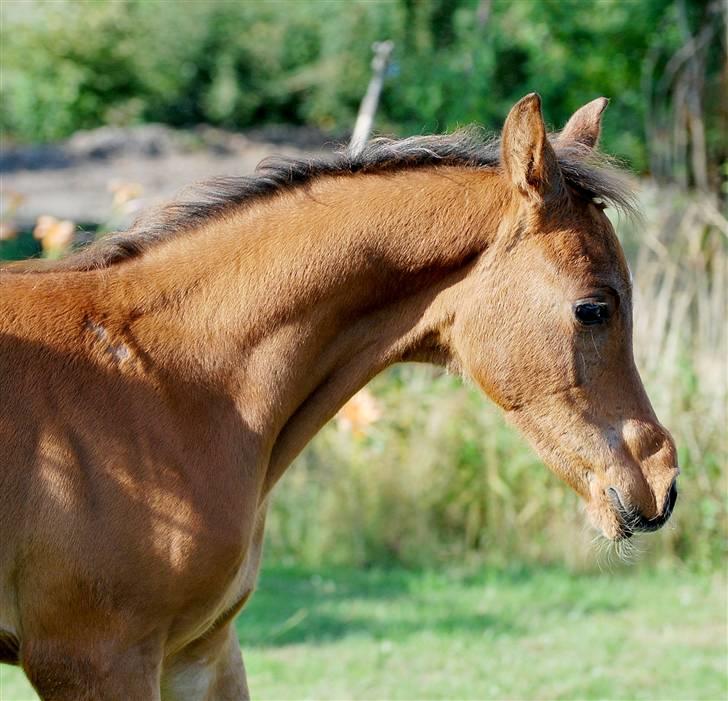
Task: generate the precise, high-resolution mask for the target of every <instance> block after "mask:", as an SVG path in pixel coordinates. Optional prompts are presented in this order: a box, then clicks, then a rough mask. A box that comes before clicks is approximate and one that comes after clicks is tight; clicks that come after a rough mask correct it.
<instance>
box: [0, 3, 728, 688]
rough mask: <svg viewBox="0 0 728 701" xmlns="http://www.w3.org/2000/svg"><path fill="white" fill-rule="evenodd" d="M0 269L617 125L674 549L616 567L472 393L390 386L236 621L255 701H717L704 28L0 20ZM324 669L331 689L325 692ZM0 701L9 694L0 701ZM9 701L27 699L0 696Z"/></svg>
mask: <svg viewBox="0 0 728 701" xmlns="http://www.w3.org/2000/svg"><path fill="white" fill-rule="evenodd" d="M0 12H1V13H2V30H1V31H2V36H1V55H0V61H1V65H0V68H1V78H2V80H1V82H0V100H1V103H2V108H1V111H0V133H1V136H2V150H1V153H0V176H1V177H2V183H1V188H0V205H1V209H0V259H17V258H22V257H27V256H37V255H43V256H50V257H57V256H61V255H65V254H66V253H67V252H68V251H69V250H71V249H72V248H73V247H75V246H81V245H85V244H87V243H88V242H90V241H92V240H93V239H95V238H98V237H100V236H103V235H104V234H105V233H106V232H108V231H111V230H115V229H119V228H124V227H125V226H127V225H128V224H129V223H130V221H131V220H132V219H133V217H134V216H135V215H136V214H137V213H138V211H139V210H140V209H143V208H145V207H147V206H150V205H152V204H155V203H158V202H160V201H163V200H165V199H168V198H169V197H171V196H172V195H174V193H175V192H176V191H177V190H179V189H180V188H181V187H183V186H184V185H187V184H189V183H191V182H194V181H196V180H200V179H203V178H206V177H209V176H212V175H217V174H228V175H230V174H241V175H242V174H250V173H252V171H253V169H254V167H255V165H256V163H257V162H258V161H259V160H260V159H261V158H263V157H265V156H267V155H271V154H273V153H284V154H287V155H294V156H301V157H306V156H308V155H311V154H316V155H321V154H326V153H330V152H331V151H332V150H333V149H334V148H335V147H336V146H337V145H338V144H342V143H343V144H345V143H346V142H347V141H348V139H349V138H350V136H351V132H352V129H353V127H354V123H355V120H356V116H357V111H358V110H359V107H360V104H361V101H362V98H363V96H364V94H365V93H366V91H367V86H368V85H369V83H370V80H371V78H372V65H371V64H372V57H373V53H372V45H373V43H374V42H380V41H383V40H390V41H392V42H393V44H394V48H393V51H392V54H391V56H390V60H389V63H388V65H387V68H386V70H385V71H384V74H383V85H382V87H381V99H380V101H379V107H378V110H377V112H376V116H375V120H374V127H375V131H376V132H377V133H380V134H388V135H395V136H408V135H412V134H420V133H430V132H437V131H447V130H451V129H454V128H457V127H458V126H461V125H465V124H469V123H473V122H475V123H478V124H481V125H482V126H483V127H484V128H485V129H486V130H488V131H493V132H497V131H498V130H499V129H500V127H501V125H502V123H503V120H504V118H505V116H506V114H507V112H508V110H509V108H510V107H511V106H512V104H513V103H514V102H515V101H516V100H518V99H519V98H520V97H522V96H523V95H525V94H526V93H528V92H531V91H537V92H539V93H540V94H541V96H542V98H543V110H544V114H545V117H546V120H547V122H548V123H549V124H550V125H551V127H552V128H554V129H558V128H560V127H561V126H563V124H564V123H565V121H566V119H567V118H568V117H569V116H570V114H571V113H572V112H573V111H574V110H576V109H577V108H578V107H580V106H581V105H582V104H584V103H586V102H588V101H589V100H592V99H594V98H595V97H598V96H600V95H605V96H608V97H609V98H610V99H611V102H610V106H609V109H608V111H607V112H606V114H605V118H604V130H603V137H602V150H604V151H606V152H607V153H610V154H613V155H615V156H617V157H618V158H619V159H620V160H622V161H623V162H624V164H625V166H626V167H628V168H630V169H631V171H632V172H633V173H634V179H635V187H636V188H637V190H638V192H639V198H640V201H641V209H642V212H643V220H642V221H630V220H626V219H620V218H617V217H615V220H614V223H615V226H616V227H617V229H618V232H619V235H620V237H621V239H622V242H623V245H624V247H625V249H626V251H627V255H628V258H629V260H630V265H631V268H632V272H633V276H634V286H635V354H636V358H637V363H638V366H639V368H640V370H641V372H642V376H643V379H644V381H645V385H646V387H647V391H648V393H649V395H650V397H651V399H652V401H653V404H654V406H655V409H656V412H657V414H658V416H659V417H660V419H661V421H662V422H663V423H664V424H665V425H666V426H667V427H668V428H669V429H670V430H671V431H672V433H673V435H674V437H675V439H676V442H677V445H678V449H679V457H680V464H681V468H682V477H681V480H680V499H679V502H678V505H677V509H676V513H675V515H674V516H673V518H672V520H671V521H670V524H669V525H668V527H666V528H665V529H663V530H662V531H660V532H659V533H656V534H651V535H649V536H647V537H644V538H643V539H641V540H640V541H639V542H638V549H639V550H641V551H642V552H641V553H640V554H638V555H637V556H636V558H635V562H634V563H632V564H630V565H625V564H624V563H622V562H620V561H619V560H618V559H617V558H615V557H614V556H613V555H612V553H611V552H610V551H609V550H608V549H604V548H603V546H602V545H601V544H600V543H599V542H598V541H597V542H593V534H592V533H591V532H590V531H589V530H588V529H587V528H586V526H585V525H584V519H583V516H582V514H581V512H580V508H579V504H578V500H577V498H576V496H575V495H573V494H572V493H571V492H570V491H569V490H568V488H567V487H566V486H565V485H563V484H562V483H560V482H559V481H558V480H557V479H556V478H555V477H554V476H553V475H551V473H550V472H549V471H548V470H547V469H546V468H545V467H544V466H543V465H542V464H541V463H540V461H539V460H538V459H537V458H536V457H535V456H534V454H533V453H532V451H531V450H530V449H529V448H528V447H527V446H526V444H525V442H524V441H523V440H522V439H521V438H520V437H519V436H518V435H517V434H516V433H515V432H514V431H513V430H512V429H510V428H509V427H508V426H507V425H506V424H505V422H504V420H503V419H502V417H501V416H500V414H499V412H498V411H497V410H496V409H495V408H494V407H493V406H492V405H491V404H490V403H489V402H488V401H487V400H485V399H484V398H483V397H482V396H481V395H480V394H479V393H478V392H477V391H476V390H475V389H473V388H471V387H467V386H464V385H463V384H462V383H461V382H460V381H459V380H457V379H455V378H452V377H449V376H447V375H445V374H443V373H442V372H440V371H438V370H436V369H432V368H427V367H420V366H401V367H397V368H393V369H392V370H390V371H388V372H387V373H385V374H384V375H382V376H380V377H378V378H376V379H375V380H374V381H373V382H372V383H371V385H370V386H369V387H368V388H366V389H365V390H364V391H363V392H361V393H360V394H358V395H357V396H356V397H355V398H354V399H353V400H352V401H351V402H350V403H349V404H347V405H346V406H345V407H344V408H343V409H342V411H341V412H340V413H339V415H338V416H337V417H336V419H335V420H334V421H332V422H331V423H330V424H329V425H328V426H327V427H325V428H324V429H323V431H322V432H321V433H320V434H319V436H318V437H317V438H316V439H315V440H314V441H313V443H312V444H311V445H310V446H309V447H308V448H307V449H306V451H305V452H304V454H303V455H302V456H301V457H300V458H299V459H298V460H297V461H296V463H295V465H294V466H293V467H292V468H291V469H290V470H289V471H288V473H287V475H286V476H285V477H284V479H283V480H282V482H281V484H280V486H279V487H278V488H277V489H276V493H275V496H274V499H273V503H272V509H271V515H270V518H269V523H268V533H267V551H266V563H265V565H264V570H263V575H262V579H261V586H260V591H259V592H258V593H257V594H256V597H255V598H254V600H253V602H252V604H251V605H250V607H249V608H248V609H246V611H245V613H244V614H243V615H242V616H241V617H240V619H239V622H238V623H239V631H240V636H241V641H242V644H243V647H244V651H246V653H247V654H246V662H247V666H248V670H249V676H250V684H251V689H252V691H253V693H254V695H255V696H257V697H259V698H291V699H294V698H295V699H298V698H456V697H457V698H492V699H504V698H509V699H510V698H534V699H542V698H610V699H617V698H624V699H633V698H635V699H636V698H644V699H658V698H659V699H678V698H681V699H698V698H701V699H725V698H728V681H727V674H726V672H727V668H728V658H727V657H726V638H727V637H728V621H727V612H726V606H727V603H726V570H725V563H726V560H725V556H726V535H727V533H726V514H727V506H728V498H727V497H728V490H727V487H728V483H727V481H726V476H727V469H726V468H727V466H728V436H727V429H726V427H727V426H728V415H727V403H728V346H727V337H726V324H725V317H726V312H727V311H728V307H727V304H726V303H727V296H728V219H727V218H726V215H727V213H728V209H727V206H726V205H727V202H728V184H727V182H728V64H727V63H726V43H727V41H728V23H727V21H726V20H727V18H728V0H578V1H574V0H558V1H551V0H533V1H531V0H517V1H511V2H505V1H501V0H421V1H417V0H389V1H386V2H377V1H375V0H373V1H371V2H357V1H356V0H350V1H348V2H344V1H341V2H336V1H332V2H325V1H316V0H298V1H294V2H233V1H229V0H198V1H189V2H185V3H173V2H165V1H163V0H147V1H142V0H119V1H108V2H103V1H101V0H99V1H97V2H81V1H79V0H76V1H70V0H54V1H53V2H41V1H39V0H38V1H36V0H24V1H20V0H4V2H3V3H2V4H1V5H0ZM332 661H333V662H334V663H333V664H332ZM3 690H4V691H3ZM3 693H4V695H3ZM0 696H2V698H3V699H6V698H7V699H16V700H19V699H25V698H34V697H33V696H32V695H31V692H30V690H29V687H27V686H26V685H25V683H24V682H23V680H22V679H21V677H20V675H19V673H16V672H15V671H14V670H9V668H7V667H5V668H0Z"/></svg>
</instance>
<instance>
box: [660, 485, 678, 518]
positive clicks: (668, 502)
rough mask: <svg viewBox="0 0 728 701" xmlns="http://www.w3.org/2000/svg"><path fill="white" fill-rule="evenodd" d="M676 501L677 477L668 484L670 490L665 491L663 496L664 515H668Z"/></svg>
mask: <svg viewBox="0 0 728 701" xmlns="http://www.w3.org/2000/svg"><path fill="white" fill-rule="evenodd" d="M676 501H677V477H676V478H675V479H674V480H673V481H672V484H671V485H670V491H669V492H668V493H667V497H666V498H665V508H664V511H663V513H664V515H665V517H667V516H669V515H670V514H671V513H672V510H673V509H674V508H675V502H676Z"/></svg>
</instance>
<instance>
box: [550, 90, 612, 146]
mask: <svg viewBox="0 0 728 701" xmlns="http://www.w3.org/2000/svg"><path fill="white" fill-rule="evenodd" d="M608 104H609V100H608V99H607V98H606V97H598V98H597V99H596V100H592V101H591V102H588V103H587V104H586V105H584V106H583V107H580V108H579V109H578V110H576V112H574V114H572V115H571V119H569V121H568V122H566V126H565V127H564V129H563V131H562V132H561V134H559V138H558V142H559V144H563V145H564V146H567V145H569V144H579V145H581V146H586V147H587V148H589V149H592V148H594V147H595V146H596V145H597V142H598V141H599V132H600V131H601V129H602V114H604V110H605V109H607V105H608Z"/></svg>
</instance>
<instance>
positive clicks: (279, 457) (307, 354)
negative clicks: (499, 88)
mask: <svg viewBox="0 0 728 701" xmlns="http://www.w3.org/2000/svg"><path fill="white" fill-rule="evenodd" d="M499 187H500V186H499V184H498V178H496V177H495V176H494V175H493V174H491V173H483V172H477V171H472V170H464V169H451V168H448V169H445V168H443V169H439V170H438V171H411V172H408V173H406V172H402V173H396V174H390V175H386V176H385V175H360V176H346V177H338V178H325V179H321V180H320V181H318V182H315V183H313V185H312V186H311V187H310V188H309V189H307V190H305V191H304V190H298V191H292V192H288V193H285V194H281V195H279V196H277V197H276V198H274V199H272V200H269V201H265V202H263V203H261V204H260V205H257V206H256V205H254V206H252V207H251V208H250V209H249V210H247V211H242V212H240V213H238V214H236V215H235V216H231V217H229V218H228V219H226V220H225V221H224V222H212V223H211V224H210V225H208V226H207V227H205V228H204V229H203V230H201V231H199V232H196V233H191V234H190V235H189V236H183V237H181V238H177V239H175V240H174V241H171V242H170V243H169V245H161V246H158V247H157V248H156V249H153V250H151V251H149V252H148V254H147V255H146V256H144V258H143V259H142V260H140V261H139V262H138V263H137V264H136V265H134V266H130V267H129V272H128V274H127V275H126V276H122V277H120V282H121V289H122V290H123V292H122V293H121V296H122V297H124V298H126V299H127V308H128V300H129V299H133V300H134V304H132V305H131V306H132V307H134V308H135V310H136V311H135V312H134V314H135V320H134V322H133V329H134V333H135V341H136V343H138V344H140V345H141V346H143V347H145V349H146V350H147V352H148V353H149V354H150V355H154V353H155V348H156V349H157V350H158V351H159V352H158V356H159V357H164V358H167V359H173V361H172V362H174V363H176V367H175V368H174V372H179V373H183V374H187V375H188V377H186V378H185V379H186V380H187V381H188V382H191V383H192V384H195V383H204V384H210V383H217V384H219V385H221V386H222V387H223V390H222V391H224V392H225V393H226V394H227V395H229V396H230V397H232V398H233V399H234V401H235V402H236V403H237V407H238V410H239V411H240V412H241V414H242V415H243V416H244V418H245V421H246V422H247V423H248V425H249V426H250V428H251V429H252V430H253V431H254V432H255V433H256V434H258V435H260V436H262V437H263V438H262V442H263V446H264V452H266V453H267V454H268V455H269V462H270V469H269V477H268V480H269V481H270V482H271V483H272V482H274V481H275V480H276V479H277V478H278V476H279V475H280V474H281V473H282V472H283V470H284V469H285V467H286V466H287V465H288V464H289V463H290V461H291V460H292V459H293V457H295V455H296V454H297V453H298V452H299V451H300V449H301V448H302V447H303V446H304V445H305V443H306V442H307V441H308V440H309V439H310V438H311V437H312V436H313V434H314V433H315V432H316V431H317V430H318V429H319V428H320V426H321V425H323V423H325V421H327V420H328V419H329V418H330V417H331V416H332V415H333V414H334V413H335V412H336V411H337V410H338V408H339V407H340V406H341V405H342V404H343V403H344V402H345V401H346V400H347V399H348V398H349V397H350V396H351V395H353V394H354V393H355V392H356V391H357V390H358V389H360V388H361V387H362V386H363V385H364V384H366V382H367V381H368V380H369V379H371V377H373V376H374V375H376V374H377V373H378V372H380V371H381V370H382V369H383V368H384V367H386V366H388V365H391V364H392V363H395V362H398V361H401V360H407V359H416V360H427V361H434V362H447V361H448V360H449V358H448V357H447V352H446V351H444V350H443V349H446V348H447V340H446V338H445V336H446V335H447V331H448V323H449V320H451V318H452V309H450V307H452V306H453V301H452V297H453V295H452V290H453V289H454V288H456V287H457V283H458V282H459V281H460V280H461V279H462V278H463V276H464V275H465V271H466V270H467V268H468V264H469V263H470V262H471V261H472V260H473V259H474V257H475V256H477V255H478V253H480V252H481V251H482V250H483V249H484V248H485V247H486V245H487V243H488V240H489V237H491V236H492V235H493V234H494V232H495V230H496V229H497V226H498V222H499V221H500V216H499V215H500V213H501V208H502V206H503V203H504V201H505V200H506V198H505V197H504V196H503V193H501V192H500V191H499V189H498V188H499ZM447 291H450V292H451V294H449V295H448V294H446V292H447ZM172 306H173V307H175V309H174V310H172V309H171V308H170V307H172ZM172 345H174V348H172V347H171V346H172ZM195 373H199V377H196V378H192V377H189V375H190V374H195Z"/></svg>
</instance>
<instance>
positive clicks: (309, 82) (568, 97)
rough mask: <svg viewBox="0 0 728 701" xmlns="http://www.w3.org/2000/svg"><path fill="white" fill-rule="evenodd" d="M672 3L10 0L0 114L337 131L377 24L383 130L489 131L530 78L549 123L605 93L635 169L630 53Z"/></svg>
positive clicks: (11, 128)
mask: <svg viewBox="0 0 728 701" xmlns="http://www.w3.org/2000/svg"><path fill="white" fill-rule="evenodd" d="M672 2H673V0H642V1H641V2H616V1H614V2H612V1H610V0H605V1H604V2H584V1H583V0H545V1H544V2H506V1H505V0H493V2H492V3H487V2H477V1H476V0H430V2H421V3H420V2H414V1H413V0H390V1H382V2H363V1H352V2H347V3H330V2H317V1H311V2H299V1H295V2H294V1H292V0H291V1H285V2H275V3H263V2H254V3H253V2H228V1H227V0H206V1H205V2H190V3H185V4H184V6H180V5H178V4H177V3H171V2H165V1H163V0H148V1H142V0H114V1H111V0H107V1H105V2H103V1H99V2H85V1H80V0H57V1H55V2H42V1H41V0H24V1H23V2H20V0H8V1H7V2H6V3H4V4H3V9H2V12H3V20H4V21H3V30H2V43H3V55H2V60H3V73H4V75H3V81H2V101H3V104H4V110H3V113H2V117H1V121H0V125H2V127H4V129H5V132H6V135H7V134H9V135H12V136H13V137H14V138H17V139H24V140H49V139H56V138H60V137H63V136H67V135H69V134H71V133H72V132H73V131H75V130H77V129H80V128H87V127H93V126H97V125H100V124H102V123H108V122H111V123H130V122H135V121H139V120H146V121H150V120H151V121H162V122H167V123H170V124H175V125H189V124H192V123H196V122H210V123H213V124H220V125H224V126H227V127H235V128H244V127H248V126H251V125H257V124H260V123H265V122H288V123H309V124H315V125H318V126H320V127H323V128H325V129H334V130H338V131H341V130H347V129H349V128H351V125H352V124H353V119H354V116H355V114H356V110H357V107H358V104H359V101H360V99H361V96H362V95H363V93H364V90H365V88H366V85H367V82H368V80H369V76H370V67H369V64H370V60H371V48H370V47H371V44H372V42H373V41H376V40H381V39H385V38H390V39H393V40H394V41H395V44H396V50H395V55H394V64H393V70H392V75H391V76H390V78H389V79H388V83H387V86H386V89H385V91H384V94H383V102H382V106H381V111H380V114H379V116H378V123H379V124H380V125H381V127H382V128H383V129H384V130H388V131H395V132H399V133H407V134H409V133H419V132H422V131H433V130H445V129H451V128H453V127H455V126H457V125H460V124H464V123H470V122H479V123H481V124H484V125H485V126H486V127H488V128H490V129H498V128H499V127H500V125H501V123H502V120H503V118H504V116H505V114H506V112H507V110H508V108H509V107H510V106H511V105H512V104H513V103H514V101H515V100H517V99H518V98H520V97H522V96H523V95H524V94H525V93H527V92H529V91H532V90H537V91H539V92H540V93H541V95H542V96H543V99H544V108H545V113H546V114H547V116H548V118H549V119H550V120H551V121H552V124H553V126H555V127H559V126H561V125H562V124H563V122H564V120H565V119H566V118H567V117H568V116H569V114H571V112H573V110H574V109H576V108H577V107H579V106H580V105H581V104H583V103H584V102H585V101H587V100H589V99H592V98H594V97H596V96H599V95H607V96H609V97H611V98H612V107H611V115H610V119H609V120H607V123H606V125H605V142H606V146H607V150H609V151H610V152H613V153H617V154H620V155H623V156H625V157H628V158H629V159H630V160H631V161H632V162H633V164H635V165H636V166H637V167H638V168H644V167H645V166H646V163H647V156H646V153H645V143H644V139H643V137H642V136H641V134H642V132H643V121H644V119H645V117H646V115H645V112H644V110H645V96H644V90H643V85H642V79H643V75H642V74H643V67H644V61H645V56H646V54H647V53H648V51H652V53H653V54H655V47H662V48H663V49H664V50H662V51H661V52H657V54H656V55H658V56H659V60H658V58H655V59H654V61H653V62H655V63H657V64H659V65H660V66H662V65H663V64H664V63H665V62H666V60H667V59H668V58H669V56H670V55H671V52H674V51H675V50H676V49H677V48H678V47H679V46H680V41H681V39H680V36H679V33H678V32H677V31H676V30H675V31H673V30H672V29H673V25H674V22H673V21H672V19H671V18H672V16H673V15H672V14H671V12H672ZM673 14H674V13H673ZM692 15H695V17H696V18H698V19H699V17H698V15H700V12H699V11H698V10H695V11H693V12H692V13H691V16H692ZM698 19H695V20H694V21H695V22H697V21H698ZM658 29H660V32H659V34H658V33H657V30H658ZM710 71H712V72H711V75H713V74H714V75H715V76H718V75H719V73H720V62H716V61H715V60H714V61H713V63H711V64H710ZM711 134H712V132H711ZM709 136H710V134H709ZM711 138H713V137H712V136H711ZM713 140H714V139H713Z"/></svg>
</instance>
